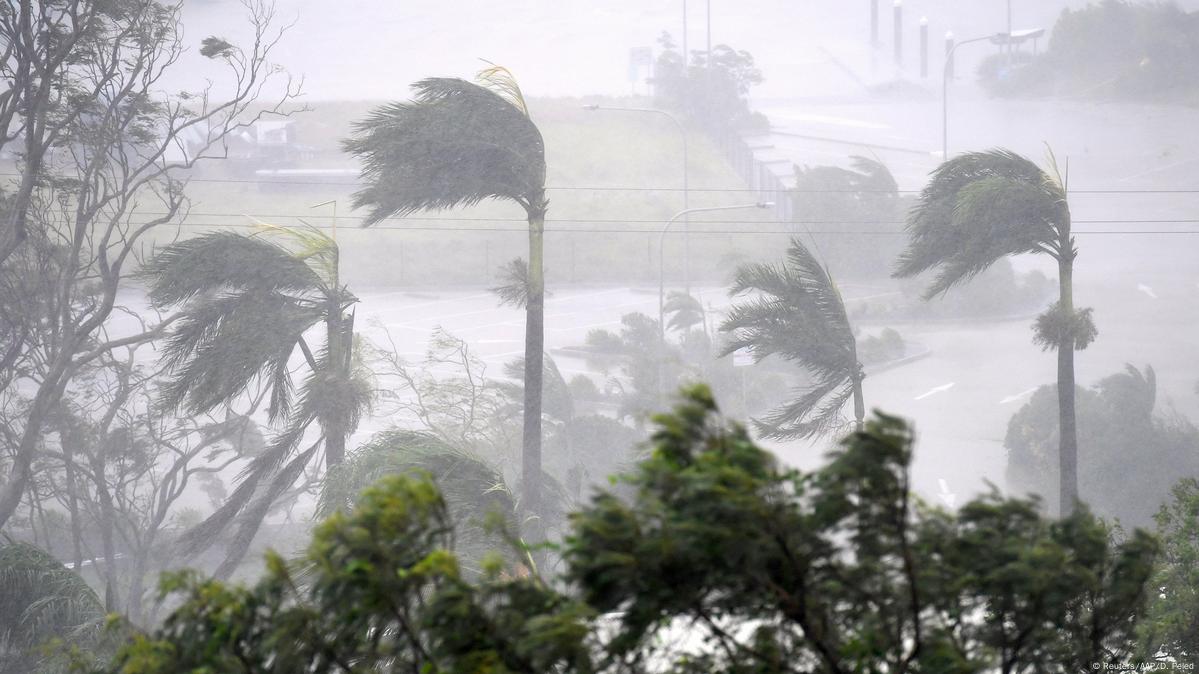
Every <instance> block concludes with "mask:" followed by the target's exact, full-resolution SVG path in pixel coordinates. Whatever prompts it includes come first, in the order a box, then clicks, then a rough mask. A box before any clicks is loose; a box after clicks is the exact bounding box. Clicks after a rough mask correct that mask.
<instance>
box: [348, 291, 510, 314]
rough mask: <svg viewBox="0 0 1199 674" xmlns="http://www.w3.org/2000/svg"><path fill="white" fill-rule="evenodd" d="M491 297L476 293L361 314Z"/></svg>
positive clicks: (404, 309)
mask: <svg viewBox="0 0 1199 674" xmlns="http://www.w3.org/2000/svg"><path fill="white" fill-rule="evenodd" d="M405 292H406V291H405ZM492 296H493V294H492V293H490V292H486V293H478V294H475V295H464V296H462V297H449V298H446V299H442V300H433V301H431V302H421V303H420V304H409V305H406V306H401V307H385V308H382V309H366V310H364V311H363V312H362V313H364V314H385V313H389V312H392V311H407V310H408V309H420V308H422V307H432V306H436V305H438V304H448V303H451V302H462V301H464V300H477V299H480V298H483V297H492Z"/></svg>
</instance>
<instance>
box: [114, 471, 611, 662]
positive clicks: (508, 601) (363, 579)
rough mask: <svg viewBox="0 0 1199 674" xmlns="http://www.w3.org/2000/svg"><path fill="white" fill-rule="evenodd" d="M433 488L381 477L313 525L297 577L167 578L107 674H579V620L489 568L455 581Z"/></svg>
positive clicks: (543, 590) (583, 657) (527, 581)
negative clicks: (150, 623)
mask: <svg viewBox="0 0 1199 674" xmlns="http://www.w3.org/2000/svg"><path fill="white" fill-rule="evenodd" d="M452 538H453V534H452V531H451V525H450V514H449V511H448V510H447V508H446V505H445V502H444V501H443V499H442V497H441V495H440V494H439V493H438V491H437V487H436V486H435V485H434V483H433V482H432V480H431V479H429V478H427V477H417V476H412V475H390V476H387V477H385V478H383V479H382V480H381V481H380V482H379V483H378V484H377V485H375V486H373V487H371V488H369V489H367V490H366V491H365V492H363V494H362V495H361V496H360V497H359V498H358V500H357V503H356V505H355V507H354V509H353V510H352V511H351V512H348V513H345V512H338V513H335V514H333V515H332V516H330V517H329V518H328V519H326V520H325V521H324V522H323V523H322V524H321V525H320V526H318V527H317V529H316V531H315V533H314V536H313V540H312V543H311V545H309V547H308V550H307V553H306V554H305V555H304V557H303V559H302V560H300V561H299V565H300V568H303V569H305V574H304V575H303V576H298V575H296V569H293V568H291V567H289V565H288V564H287V563H285V562H284V561H283V560H282V559H281V558H279V557H278V556H277V555H273V554H272V555H270V556H268V559H267V571H266V575H265V577H264V578H263V579H262V580H260V581H259V582H257V583H256V584H255V585H253V586H251V587H239V586H231V585H226V584H224V583H221V582H220V581H215V580H205V579H203V578H201V577H200V576H199V575H197V574H195V573H183V574H179V575H176V576H173V577H169V578H168V579H167V580H166V582H165V583H164V586H163V589H164V590H165V591H167V592H170V593H174V594H175V595H176V596H178V597H179V598H180V599H182V604H181V605H180V606H179V608H177V609H176V610H175V611H174V612H173V613H172V615H171V616H170V617H169V618H168V619H167V620H166V622H165V623H164V625H163V626H162V627H161V628H160V629H158V630H156V631H155V632H154V633H153V634H152V635H141V636H139V637H136V638H134V639H132V640H131V641H130V642H129V643H127V645H126V646H125V647H124V648H123V649H122V650H121V652H120V653H119V654H118V656H117V658H116V659H115V661H114V663H113V665H112V667H111V668H110V669H109V670H108V671H112V672H125V673H128V674H133V673H134V672H137V673H138V674H152V673H155V672H162V673H163V674H166V673H167V672H171V673H175V672H280V673H282V672H297V671H306V672H346V671H355V672H358V671H361V672H367V671H378V672H418V671H419V672H463V673H465V672H494V673H497V674H498V673H502V672H545V673H547V674H548V673H549V672H557V671H563V668H567V669H568V670H569V671H579V672H587V671H589V667H588V666H587V663H588V660H589V654H588V652H587V650H586V648H585V647H584V638H585V637H586V636H587V634H588V632H587V625H588V622H589V620H590V618H591V614H590V612H589V610H588V609H587V608H586V607H585V606H582V605H581V604H579V603H578V602H576V601H573V600H571V599H569V598H567V597H564V596H562V595H560V594H558V593H556V592H554V591H553V590H551V589H550V588H548V587H547V586H545V585H544V584H543V583H542V582H540V581H539V580H538V579H537V578H535V577H530V576H528V575H527V574H526V573H518V572H517V571H516V570H513V569H507V570H506V569H504V568H503V567H502V566H499V565H496V564H492V565H490V567H489V568H488V570H487V572H486V573H485V574H484V575H483V577H481V578H480V579H479V580H478V581H477V582H473V583H472V582H470V581H468V580H466V579H465V578H464V577H463V575H462V573H461V571H460V570H459V567H458V562H457V560H456V558H455V556H454V554H453V553H452V552H450V550H451V548H452V546H453V540H452Z"/></svg>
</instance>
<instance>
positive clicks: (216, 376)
mask: <svg viewBox="0 0 1199 674" xmlns="http://www.w3.org/2000/svg"><path fill="white" fill-rule="evenodd" d="M322 317H323V313H322V309H321V307H319V306H317V305H315V304H311V303H307V302H301V301H298V300H296V299H295V298H292V297H288V296H286V295H281V294H278V293H274V292H269V291H267V292H264V291H258V290H253V291H246V292H244V293H241V294H236V295H220V296H217V297H214V298H206V299H200V300H196V301H195V302H193V303H192V304H191V305H190V306H189V307H188V309H187V310H185V311H184V313H183V317H182V318H181V319H180V320H179V321H177V322H176V324H175V325H174V327H173V328H172V330H171V333H170V335H169V336H168V337H167V340H166V343H165V346H164V349H163V355H164V359H165V362H166V364H167V365H168V366H169V367H170V368H171V376H170V379H169V380H168V382H167V383H166V384H165V385H164V386H163V388H162V403H163V404H164V405H166V406H167V408H168V409H178V408H186V409H188V410H191V411H193V412H200V413H203V412H208V411H211V410H213V409H215V408H216V407H218V406H219V405H221V404H224V403H225V402H227V401H228V400H230V399H232V398H234V397H236V396H238V395H240V394H241V393H243V392H244V391H245V390H246V388H247V387H248V386H250V384H251V383H252V382H253V380H254V379H255V377H257V376H259V375H260V373H262V372H264V371H267V372H270V373H271V382H272V384H273V385H274V386H273V391H272V403H271V411H272V412H273V413H274V414H275V415H276V417H278V415H279V414H281V413H282V412H283V411H285V410H286V409H288V407H289V404H288V403H287V398H288V397H289V394H290V382H289V380H288V377H287V376H286V374H285V370H286V367H287V366H286V362H287V359H288V357H289V356H290V354H291V352H292V351H293V350H294V348H295V345H296V343H297V342H298V341H299V339H300V337H301V336H302V335H303V334H304V332H305V331H307V330H308V329H309V328H311V327H312V326H313V325H315V324H316V323H318V322H319V321H320V320H321V319H322Z"/></svg>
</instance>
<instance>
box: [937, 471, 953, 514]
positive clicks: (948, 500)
mask: <svg viewBox="0 0 1199 674" xmlns="http://www.w3.org/2000/svg"><path fill="white" fill-rule="evenodd" d="M937 482H938V483H939V484H940V486H941V493H940V494H937V495H938V496H940V497H941V500H942V501H944V502H945V505H947V506H949V507H950V508H952V507H953V504H955V503H957V501H958V495H957V494H955V493H953V492H951V491H949V484H948V483H946V482H945V480H944V479H943V478H942V479H938V480H937Z"/></svg>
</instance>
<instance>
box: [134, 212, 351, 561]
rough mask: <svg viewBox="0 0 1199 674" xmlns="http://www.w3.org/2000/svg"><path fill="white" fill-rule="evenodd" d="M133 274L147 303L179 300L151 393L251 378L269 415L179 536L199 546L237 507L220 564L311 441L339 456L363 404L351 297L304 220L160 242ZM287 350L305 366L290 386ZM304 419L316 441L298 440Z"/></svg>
mask: <svg viewBox="0 0 1199 674" xmlns="http://www.w3.org/2000/svg"><path fill="white" fill-rule="evenodd" d="M267 235H273V236H274V238H275V239H276V240H280V241H282V242H283V244H286V245H283V244H281V243H276V241H272V240H269V239H268V238H267ZM142 275H143V277H145V278H146V279H147V280H148V281H149V282H150V299H151V301H152V302H153V303H154V304H155V305H156V306H159V307H172V306H180V307H182V312H181V314H180V317H179V319H178V320H177V321H176V322H175V325H174V328H173V329H172V331H171V333H170V335H169V336H168V338H167V341H166V345H165V347H164V349H163V358H164V359H165V361H166V363H167V365H169V366H170V379H169V380H168V382H167V384H166V385H165V386H164V387H163V397H162V403H163V404H165V405H166V406H168V407H172V408H177V409H185V410H187V411H190V412H196V413H202V412H208V411H211V410H212V409H214V408H216V407H218V406H220V405H224V404H229V403H231V402H233V401H235V400H236V399H238V398H239V397H240V396H242V395H244V394H247V393H251V392H252V389H255V388H256V384H258V383H262V384H264V385H265V389H266V391H267V392H269V404H268V413H269V417H270V421H271V422H272V424H277V425H279V426H280V427H281V429H280V431H279V432H278V433H277V434H276V436H275V437H274V439H273V440H272V441H271V442H270V444H269V445H268V446H267V447H266V449H265V450H264V451H263V452H261V453H260V454H258V455H257V456H255V457H254V458H253V460H252V461H251V462H250V464H249V465H248V466H247V467H246V469H245V471H244V472H243V473H242V475H241V477H240V482H239V484H238V487H237V489H235V490H234V492H233V494H232V495H231V496H230V498H229V500H228V501H227V502H226V503H225V505H224V506H222V507H221V508H220V509H218V510H217V511H216V512H215V513H213V515H212V516H210V517H209V518H208V519H207V520H205V522H204V523H203V524H201V525H200V526H199V527H197V528H196V529H195V530H193V531H191V532H189V533H188V534H187V535H185V536H184V543H185V546H187V547H188V548H189V549H191V550H193V551H194V550H198V549H202V548H204V547H207V545H208V544H209V543H210V542H211V541H212V538H213V536H214V535H215V534H216V533H217V532H219V531H221V530H222V529H224V528H225V527H227V526H228V525H229V524H230V523H231V522H232V521H233V519H234V518H235V517H237V516H238V515H242V526H241V528H240V531H239V534H238V536H239V541H238V543H237V544H236V545H235V546H234V552H233V553H231V557H230V558H229V560H227V561H228V562H229V564H227V565H226V567H228V568H226V567H222V569H221V570H220V571H230V570H231V569H232V565H233V564H235V563H236V561H237V559H240V554H237V550H238V548H240V547H241V546H242V544H243V543H244V545H246V546H248V544H249V540H250V538H252V536H253V533H254V532H255V531H256V530H257V528H258V526H259V524H260V523H261V521H262V517H263V516H265V514H266V512H267V510H268V509H269V508H270V506H271V504H272V503H273V501H274V499H276V498H278V497H279V496H280V495H281V494H282V493H283V492H284V491H285V490H287V489H288V488H290V487H291V485H292V484H293V483H294V481H295V480H296V478H297V477H298V476H299V474H300V473H301V472H302V471H303V469H304V468H305V467H306V466H307V465H308V464H309V462H311V461H312V460H313V459H314V458H315V457H316V456H319V455H318V454H317V453H316V450H317V448H318V446H320V445H321V444H323V446H324V454H325V461H326V464H327V465H328V466H332V465H336V464H337V463H339V462H340V461H341V459H342V457H343V456H344V453H345V441H346V438H347V436H348V435H349V434H350V433H352V432H353V430H354V429H355V428H356V426H357V424H358V420H359V418H360V416H361V414H362V412H363V411H364V410H365V408H366V407H367V405H368V404H369V401H370V388H369V384H368V381H367V376H366V373H365V372H364V371H363V369H362V368H361V367H360V366H359V365H358V364H357V362H356V361H355V359H354V357H353V352H354V349H353V334H354V317H353V314H352V313H350V314H347V310H348V309H349V308H350V307H351V306H352V305H353V304H354V303H355V302H357V301H358V300H357V298H356V297H354V296H353V295H352V294H350V292H349V291H348V290H347V289H346V288H345V287H344V286H342V285H340V284H339V282H338V250H337V245H336V243H334V242H333V241H332V240H331V239H330V238H329V237H327V236H325V235H324V234H321V233H320V232H317V231H315V230H313V231H298V230H293V229H283V228H278V227H270V226H267V227H266V228H265V229H264V231H262V232H259V233H257V234H256V235H250V236H246V235H243V234H239V233H232V232H212V233H208V234H204V235H201V236H197V237H195V238H192V239H187V240H184V241H181V242H179V243H176V244H173V245H170V246H168V247H166V248H165V249H164V250H163V251H162V252H161V253H159V254H158V255H157V256H156V257H154V258H153V259H152V260H150V261H149V262H148V263H147V264H146V266H145V268H144V270H143V272H142ZM317 326H322V327H323V328H324V343H323V345H322V348H320V349H318V350H314V349H313V348H311V347H310V346H309V345H308V343H307V341H306V339H305V336H304V335H305V333H307V332H308V331H310V330H311V329H313V328H316V327H317ZM297 351H298V352H300V353H301V354H302V356H303V359H304V362H305V364H306V365H307V370H308V376H307V379H306V380H305V381H304V383H303V385H302V386H301V387H300V389H299V391H296V387H295V385H294V383H293V381H292V376H291V371H290V367H289V363H290V361H291V360H292V358H293V356H294V355H295V354H296V352H297ZM314 421H315V422H317V423H318V424H319V426H320V430H321V442H318V443H317V444H314V445H312V446H311V447H310V448H308V449H306V450H303V451H301V449H300V443H301V441H302V440H303V439H304V436H305V432H306V430H307V429H308V428H309V427H310V426H311V425H312V423H313V422H314ZM242 551H243V552H244V548H242Z"/></svg>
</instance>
